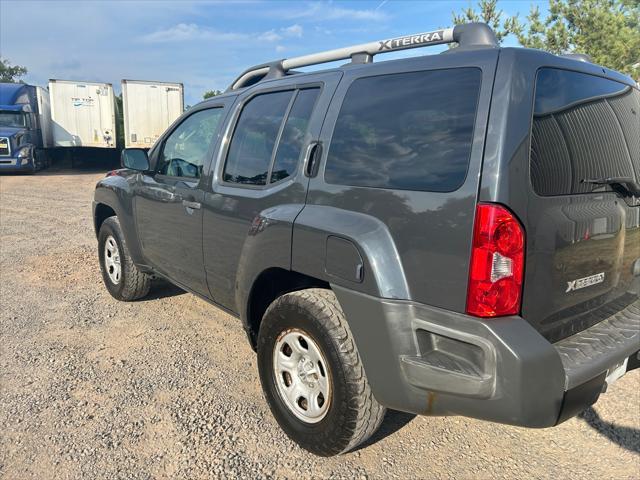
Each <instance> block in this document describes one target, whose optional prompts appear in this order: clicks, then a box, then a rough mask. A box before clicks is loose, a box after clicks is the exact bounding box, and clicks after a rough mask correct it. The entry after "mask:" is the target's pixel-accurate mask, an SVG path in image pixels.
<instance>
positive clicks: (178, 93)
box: [122, 80, 184, 148]
mask: <svg viewBox="0 0 640 480" xmlns="http://www.w3.org/2000/svg"><path fill="white" fill-rule="evenodd" d="M122 109H123V112H124V138H125V146H126V147H127V148H129V147H136V148H151V146H152V145H153V144H154V142H155V141H156V140H157V139H158V137H159V136H160V135H162V133H163V132H164V131H165V130H166V129H167V127H169V125H171V124H172V123H173V121H174V120H175V119H176V118H178V117H179V116H180V115H181V114H182V112H183V111H184V88H183V85H182V84H181V83H169V82H153V81H143V80H122Z"/></svg>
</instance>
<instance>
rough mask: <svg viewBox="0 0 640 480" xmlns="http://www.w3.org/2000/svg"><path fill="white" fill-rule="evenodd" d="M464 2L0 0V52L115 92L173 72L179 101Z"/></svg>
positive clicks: (38, 80) (43, 80)
mask: <svg viewBox="0 0 640 480" xmlns="http://www.w3.org/2000/svg"><path fill="white" fill-rule="evenodd" d="M532 3H535V4H538V5H539V7H540V10H541V11H542V12H543V13H545V12H546V9H547V2H546V1H537V0H519V1H517V0H516V1H513V0H512V1H507V0H501V1H500V3H499V5H500V8H501V9H502V10H503V11H504V12H505V14H509V15H511V14H515V13H519V14H520V17H525V16H526V14H527V13H528V11H529V8H530V5H531V4H532ZM473 4H475V2H472V1H469V0H447V1H439V0H429V1H419V0H412V1H403V0H375V1H366V0H361V1H344V2H342V1H293V0H289V1H287V0H279V1H267V0H238V1H230V0H228V1H204V0H203V1H190V0H184V1H166V0H165V1H153V0H144V1H124V0H119V1H97V0H85V1H82V0H77V1H56V0H49V1H33V0H0V56H1V57H2V58H5V59H8V60H9V61H10V62H11V63H12V64H18V65H23V66H26V67H27V68H28V71H29V73H28V75H27V76H26V77H25V78H24V81H26V82H27V83H31V84H35V85H43V86H44V85H46V84H47V82H48V79H50V78H57V79H64V80H79V81H80V80H83V81H99V82H107V83H112V84H113V86H114V88H115V90H116V93H119V92H120V81H121V80H122V79H132V80H154V81H167V82H181V83H183V84H184V87H185V104H188V105H193V104H195V103H197V102H198V101H200V100H201V99H202V94H203V93H204V92H205V91H206V90H213V89H218V90H225V89H226V88H227V86H228V85H229V84H230V83H231V81H233V79H234V78H235V77H236V76H237V75H238V74H239V73H241V72H242V71H243V70H244V69H246V68H248V67H250V66H251V65H255V64H259V63H264V62H267V61H270V60H276V59H280V58H287V57H293V56H298V55H304V54H308V53H313V52H318V51H322V50H328V49H332V48H338V47H343V46H347V45H352V44H358V43H364V42H370V41H375V40H381V39H385V38H390V37H395V36H400V35H406V34H411V33H419V32H424V31H430V30H435V29H438V28H440V27H447V26H450V24H451V12H452V10H461V9H463V8H466V7H468V6H470V5H473ZM505 44H506V45H508V46H509V45H515V44H516V41H515V39H508V40H507V41H506V42H505ZM443 48H445V47H432V48H431V49H430V52H437V51H439V50H441V49H443ZM423 53H424V50H412V51H411V50H410V51H408V52H402V54H400V55H417V54H423ZM390 55H396V56H397V55H399V54H390ZM377 58H378V57H376V59H377ZM385 58H388V56H387V57H385ZM376 61H377V60H376Z"/></svg>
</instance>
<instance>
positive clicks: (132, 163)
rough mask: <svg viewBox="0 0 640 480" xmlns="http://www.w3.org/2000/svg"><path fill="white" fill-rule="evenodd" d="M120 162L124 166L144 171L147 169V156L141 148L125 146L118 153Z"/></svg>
mask: <svg viewBox="0 0 640 480" xmlns="http://www.w3.org/2000/svg"><path fill="white" fill-rule="evenodd" d="M120 164H121V165H122V166H123V167H124V168H130V169H131V170H139V171H141V172H146V171H147V170H149V156H148V155H147V151H146V150H144V149H142V148H125V149H124V150H122V153H121V154H120Z"/></svg>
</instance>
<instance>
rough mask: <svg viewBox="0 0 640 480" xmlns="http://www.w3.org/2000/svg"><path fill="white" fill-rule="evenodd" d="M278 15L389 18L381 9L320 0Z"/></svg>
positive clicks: (294, 17) (314, 17) (293, 17)
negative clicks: (351, 6) (338, 4)
mask: <svg viewBox="0 0 640 480" xmlns="http://www.w3.org/2000/svg"><path fill="white" fill-rule="evenodd" d="M278 15H279V16H281V17H282V18H288V19H296V18H313V19H314V20H369V21H382V20H386V19H387V18H388V16H387V14H386V13H384V12H383V11H382V10H379V9H373V10H372V9H356V8H344V7H338V6H335V5H332V4H329V3H320V2H314V3H309V4H307V5H306V8H304V9H297V10H295V9H287V10H283V11H279V12H278Z"/></svg>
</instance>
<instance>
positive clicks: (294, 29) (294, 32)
mask: <svg viewBox="0 0 640 480" xmlns="http://www.w3.org/2000/svg"><path fill="white" fill-rule="evenodd" d="M280 30H281V31H282V33H283V34H284V35H286V36H287V37H298V38H301V37H302V32H303V29H302V26H301V25H298V24H297V23H296V24H295V25H291V26H290V27H285V28H281V29H280Z"/></svg>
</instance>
